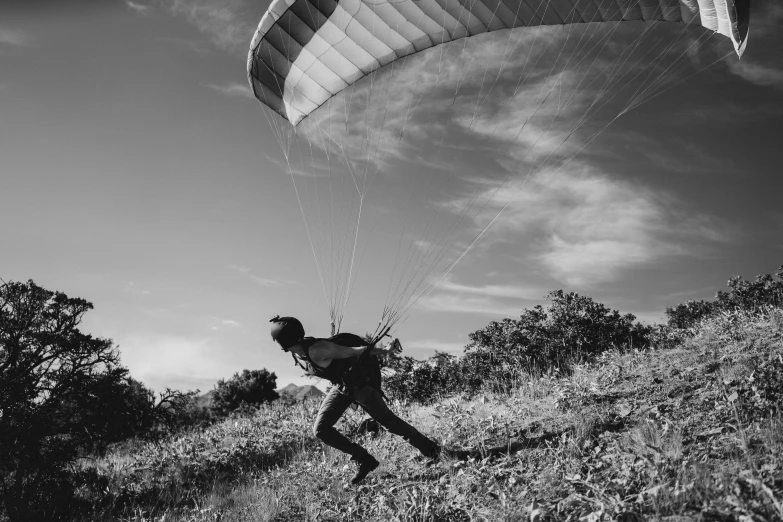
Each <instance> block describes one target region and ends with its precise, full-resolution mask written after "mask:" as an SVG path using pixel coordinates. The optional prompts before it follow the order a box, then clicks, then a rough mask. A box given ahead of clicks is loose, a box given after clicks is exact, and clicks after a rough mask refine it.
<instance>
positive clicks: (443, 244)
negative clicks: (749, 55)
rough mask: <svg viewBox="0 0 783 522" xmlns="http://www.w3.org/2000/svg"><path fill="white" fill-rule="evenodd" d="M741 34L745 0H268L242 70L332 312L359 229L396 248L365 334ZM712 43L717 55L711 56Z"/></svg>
mask: <svg viewBox="0 0 783 522" xmlns="http://www.w3.org/2000/svg"><path fill="white" fill-rule="evenodd" d="M659 22H672V23H671V24H668V23H667V24H661V23H659ZM659 26H667V27H666V28H662V27H659ZM748 29H749V0H339V1H336V0H274V1H273V3H272V4H271V6H270V8H269V10H268V11H267V12H266V14H265V15H264V16H263V18H262V19H261V21H260V24H259V26H258V30H257V31H256V33H255V35H254V36H253V39H252V41H251V45H250V52H249V54H248V63H247V72H248V79H249V83H250V86H251V88H252V91H253V93H254V95H255V97H256V98H257V99H258V100H259V101H260V102H262V104H263V107H264V109H265V115H266V117H267V120H268V122H269V124H270V126H271V127H272V129H273V130H274V133H275V137H276V139H277V140H278V143H279V145H280V147H281V150H282V151H283V154H284V157H285V165H284V168H285V169H286V170H287V171H288V173H289V174H290V176H291V179H292V181H293V184H294V188H295V191H296V196H297V200H298V203H299V206H300V209H301V211H302V215H303V219H304V224H305V228H306V230H307V234H308V237H309V241H310V246H311V249H312V251H313V254H314V257H315V261H316V266H317V269H318V273H319V277H320V279H321V283H322V285H323V287H324V293H325V296H326V298H327V303H328V306H329V311H330V315H331V317H332V321H333V323H336V324H337V325H338V329H339V324H340V323H341V321H342V319H343V316H344V313H345V308H346V307H347V304H348V302H349V298H350V296H351V294H352V291H353V285H354V283H355V281H356V277H357V273H358V269H359V267H360V265H361V264H362V260H363V258H364V256H365V254H366V253H367V252H368V251H369V252H372V251H373V249H372V248H370V247H369V244H370V242H371V241H372V240H373V239H378V238H379V237H383V238H384V239H383V241H386V242H387V243H389V242H391V243H395V242H396V243H397V249H396V253H395V255H394V261H393V263H391V262H390V263H391V264H392V265H393V266H392V267H391V270H390V271H388V272H389V273H390V274H391V276H390V280H389V285H388V287H387V289H386V301H385V304H384V306H383V311H382V314H381V320H380V322H379V331H382V330H384V329H386V328H388V327H389V326H392V325H394V324H396V323H397V322H399V321H400V320H402V319H404V318H405V317H406V315H407V313H408V312H409V311H410V310H411V309H412V307H413V306H415V305H416V303H417V302H419V301H420V300H421V299H422V298H423V297H424V296H426V295H428V294H429V293H430V292H432V290H433V289H434V288H435V287H436V286H437V285H438V284H439V283H441V282H442V281H444V279H445V278H446V277H447V275H448V274H449V273H450V272H451V270H452V269H453V268H454V266H455V265H456V264H457V263H458V262H459V261H460V260H461V259H462V258H463V257H464V256H465V255H466V254H467V252H468V251H469V250H471V249H472V248H473V247H474V246H475V245H476V244H477V243H478V242H479V240H480V239H481V238H482V237H483V236H484V235H485V233H486V232H487V230H488V229H489V227H490V226H491V225H492V224H493V223H495V222H496V220H497V219H498V217H499V216H500V215H501V214H502V212H503V211H504V210H505V209H506V208H507V207H508V206H509V205H511V204H512V203H513V201H514V200H515V198H516V196H517V195H518V194H519V192H520V191H521V189H522V187H524V186H525V185H527V184H528V182H529V181H530V180H531V179H534V176H536V175H543V174H546V175H548V176H551V175H553V174H555V173H557V172H559V171H561V170H562V169H563V168H565V167H566V166H567V165H568V164H569V162H570V161H571V160H572V159H573V158H574V157H575V156H576V155H577V154H579V153H580V152H581V151H582V150H583V149H584V148H585V147H586V146H587V145H588V144H589V143H590V142H592V141H593V140H594V139H595V138H596V137H597V136H598V135H599V134H600V133H601V132H602V131H603V130H604V129H606V128H607V127H608V125H609V124H610V123H611V122H612V121H614V120H615V119H616V118H617V117H618V116H619V115H622V114H625V113H627V112H628V111H630V110H632V109H633V108H635V107H638V106H639V105H641V104H642V103H645V102H647V101H649V100H651V99H653V98H655V97H657V96H659V95H661V94H662V93H664V92H666V91H668V90H669V89H671V88H672V87H674V86H675V85H677V84H679V83H682V82H683V81H685V80H687V79H688V78H689V77H690V76H692V75H693V74H696V73H698V72H699V71H701V70H703V69H705V68H707V67H709V66H710V65H712V64H714V63H717V62H718V61H720V60H722V59H724V58H726V57H727V56H728V54H731V53H736V54H737V55H738V56H741V55H742V52H743V51H744V49H745V46H746V44H747V38H748ZM623 32H624V35H625V37H624V39H622V40H621V41H622V42H623V43H622V44H618V40H617V39H616V36H617V35H618V34H621V33H623ZM726 39H727V40H728V41H730V42H731V51H730V52H729V53H728V54H723V53H722V52H718V53H717V54H718V58H717V59H714V60H712V56H713V55H715V54H716V49H720V48H721V46H723V45H724V44H723V42H724V41H726ZM708 44H712V47H710V45H708ZM512 86H513V87H512ZM449 102H450V103H449ZM423 108H426V109H423ZM422 110H423V111H424V112H425V113H426V117H421V116H420V115H419V114H420V113H421V112H422ZM604 113H608V114H609V116H605V114H604ZM281 118H282V120H287V121H282V120H281ZM422 129H424V130H422ZM497 136H502V137H503V139H504V143H507V144H509V147H510V148H508V149H507V150H506V151H501V152H500V153H498V154H495V156H494V157H491V158H490V159H489V160H488V161H485V162H484V163H483V164H482V165H470V157H467V158H466V157H465V154H464V151H463V150H462V149H464V148H465V144H470V146H471V147H477V149H476V150H479V149H480V147H481V145H482V143H485V142H486V141H487V140H488V139H489V138H490V137H497ZM511 144H513V147H511ZM417 150H418V152H417ZM476 154H478V153H476ZM468 156H470V155H468ZM433 158H434V159H433ZM456 158H461V159H459V160H457V159H456ZM445 165H448V166H445ZM520 180H521V181H520ZM378 185H381V187H380V188H379V187H378ZM371 189H372V191H371ZM391 202H399V203H398V204H397V207H396V208H391V207H392V205H391ZM423 209H426V210H423ZM379 216H380V217H379ZM363 218H365V220H367V219H369V220H370V221H371V222H370V223H369V224H366V223H364V222H363ZM393 221H394V222H396V223H397V224H396V227H397V228H396V231H395V232H392V231H391V228H393V227H391V226H390V224H391V223H392V222H393ZM378 262H379V260H378V259H375V260H374V261H373V266H378ZM383 270H386V269H383ZM380 273H381V270H377V269H376V270H374V275H376V276H378V275H379V274H380ZM370 287H371V288H372V291H374V292H378V291H380V290H381V287H380V286H378V285H377V284H374V283H372V284H370Z"/></svg>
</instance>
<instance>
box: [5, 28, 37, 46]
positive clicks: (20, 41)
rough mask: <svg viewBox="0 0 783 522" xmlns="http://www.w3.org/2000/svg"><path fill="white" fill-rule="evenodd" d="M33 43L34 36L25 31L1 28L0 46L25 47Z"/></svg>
mask: <svg viewBox="0 0 783 522" xmlns="http://www.w3.org/2000/svg"><path fill="white" fill-rule="evenodd" d="M32 42H33V38H32V36H31V35H30V34H29V33H26V32H25V31H20V30H18V29H9V28H5V27H0V45H10V46H14V47H25V46H28V45H30V44H31V43H32Z"/></svg>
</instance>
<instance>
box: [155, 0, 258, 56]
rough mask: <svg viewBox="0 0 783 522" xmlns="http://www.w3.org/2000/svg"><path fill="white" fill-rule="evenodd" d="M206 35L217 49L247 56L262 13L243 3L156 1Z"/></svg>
mask: <svg viewBox="0 0 783 522" xmlns="http://www.w3.org/2000/svg"><path fill="white" fill-rule="evenodd" d="M156 1H157V2H158V3H159V4H160V5H162V6H163V7H164V8H166V9H168V10H169V11H170V12H171V13H172V14H174V15H175V16H179V17H182V18H184V19H185V20H186V21H187V22H188V23H189V24H191V25H193V26H194V27H196V28H197V29H198V30H199V31H201V32H202V33H204V34H205V35H207V36H208V37H209V38H210V40H212V42H213V43H214V44H215V45H217V46H218V47H219V48H221V49H223V50H225V51H231V52H237V53H239V52H242V51H244V52H246V51H247V49H248V46H249V45H250V38H251V37H252V35H253V31H254V30H255V28H256V26H257V24H258V22H259V20H260V19H261V16H262V15H263V11H260V10H259V9H258V8H255V9H254V8H251V7H250V4H249V2H247V1H246V0H156Z"/></svg>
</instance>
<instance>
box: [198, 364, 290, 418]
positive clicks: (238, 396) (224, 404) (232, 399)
mask: <svg viewBox="0 0 783 522" xmlns="http://www.w3.org/2000/svg"><path fill="white" fill-rule="evenodd" d="M276 385H277V376H276V375H275V374H274V372H273V373H270V372H268V371H267V370H266V369H261V370H242V373H241V374H240V373H235V374H234V376H233V377H232V378H231V379H229V380H227V381H225V380H223V379H220V380H219V381H218V383H217V385H216V386H215V390H214V394H213V397H212V409H213V410H215V411H216V412H217V413H219V414H221V415H225V414H228V413H230V412H232V411H234V410H236V409H237V408H239V407H240V406H241V405H242V404H243V403H244V404H247V405H248V406H258V405H259V404H261V403H264V402H271V401H273V400H275V399H277V398H278V394H277V392H276V391H275V387H276Z"/></svg>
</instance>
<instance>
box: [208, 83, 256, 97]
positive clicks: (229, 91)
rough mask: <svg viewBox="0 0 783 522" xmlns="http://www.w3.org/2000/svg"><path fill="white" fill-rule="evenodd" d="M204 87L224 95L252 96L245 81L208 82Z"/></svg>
mask: <svg viewBox="0 0 783 522" xmlns="http://www.w3.org/2000/svg"><path fill="white" fill-rule="evenodd" d="M204 87H206V88H208V89H212V90H213V91H215V92H218V93H220V94H222V95H224V96H233V97H238V98H250V99H252V98H253V93H252V91H251V90H250V87H249V86H248V85H247V84H246V83H238V82H228V83H222V84H213V83H208V84H204Z"/></svg>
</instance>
